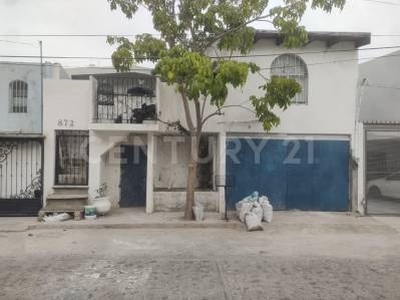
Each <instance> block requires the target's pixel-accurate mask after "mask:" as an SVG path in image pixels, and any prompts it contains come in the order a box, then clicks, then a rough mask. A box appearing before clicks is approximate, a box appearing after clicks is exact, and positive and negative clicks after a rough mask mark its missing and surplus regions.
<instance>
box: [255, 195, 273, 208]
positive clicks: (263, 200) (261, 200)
mask: <svg viewBox="0 0 400 300" xmlns="http://www.w3.org/2000/svg"><path fill="white" fill-rule="evenodd" d="M258 202H259V203H260V205H261V207H262V206H263V205H264V204H270V203H269V200H268V197H267V196H261V197H260V198H259V199H258Z"/></svg>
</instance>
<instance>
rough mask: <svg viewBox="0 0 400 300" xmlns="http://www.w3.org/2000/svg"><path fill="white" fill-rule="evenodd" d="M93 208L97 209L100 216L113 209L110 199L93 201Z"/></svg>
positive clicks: (101, 198) (100, 198)
mask: <svg viewBox="0 0 400 300" xmlns="http://www.w3.org/2000/svg"><path fill="white" fill-rule="evenodd" d="M93 206H94V207H96V212H97V214H98V215H102V216H104V215H105V214H107V213H108V212H109V211H110V209H111V202H110V200H109V199H108V197H99V198H94V199H93Z"/></svg>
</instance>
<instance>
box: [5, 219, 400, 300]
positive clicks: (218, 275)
mask: <svg viewBox="0 0 400 300" xmlns="http://www.w3.org/2000/svg"><path fill="white" fill-rule="evenodd" d="M371 224H372V225H368V226H364V227H361V228H356V227H352V226H348V227H340V226H338V227H337V228H336V229H333V230H332V228H334V227H332V224H322V225H321V224H318V225H316V227H315V228H312V227H309V228H308V227H304V226H303V227H301V226H286V227H284V228H283V229H282V230H277V231H268V230H267V231H264V232H254V233H248V232H244V231H242V230H240V229H168V230H163V229H145V230H143V229H136V230H132V229H122V230H121V229H119V230H117V229H115V230H114V229H105V230H89V229H88V230H36V231H28V232H22V233H0V286H1V288H0V299H174V300H175V299H399V298H400V284H399V283H400V272H399V270H400V254H399V253H400V252H399V250H400V239H399V238H400V235H399V233H398V231H396V230H395V229H393V228H392V227H390V226H388V225H385V224H383V223H376V224H375V223H373V222H372V223H371ZM374 224H375V225H374ZM328 225H329V226H328ZM339 225H340V224H339Z"/></svg>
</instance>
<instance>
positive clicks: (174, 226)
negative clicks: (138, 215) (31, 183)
mask: <svg viewBox="0 0 400 300" xmlns="http://www.w3.org/2000/svg"><path fill="white" fill-rule="evenodd" d="M179 228H181V229H183V228H193V229H200V228H203V229H205V228H214V229H221V228H225V229H226V228H227V229H239V228H244V227H243V224H241V223H239V222H227V223H200V222H198V223H197V222H193V223H134V224H131V223H113V224H37V225H30V226H28V227H27V228H26V229H25V230H23V231H28V230H49V229H68V230H73V229H179ZM23 231H21V232H23ZM13 232H19V231H13Z"/></svg>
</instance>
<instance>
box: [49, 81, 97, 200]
mask: <svg viewBox="0 0 400 300" xmlns="http://www.w3.org/2000/svg"><path fill="white" fill-rule="evenodd" d="M43 88H44V89H43V104H44V111H43V114H44V122H43V129H44V132H43V133H44V135H45V145H44V147H45V148H44V164H45V166H44V196H46V195H49V194H51V193H53V189H52V187H53V185H54V174H55V131H56V130H88V128H89V110H90V99H91V98H92V96H93V95H92V82H91V81H88V80H82V81H79V80H45V81H44V87H43ZM89 147H90V145H89Z"/></svg>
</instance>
